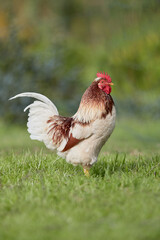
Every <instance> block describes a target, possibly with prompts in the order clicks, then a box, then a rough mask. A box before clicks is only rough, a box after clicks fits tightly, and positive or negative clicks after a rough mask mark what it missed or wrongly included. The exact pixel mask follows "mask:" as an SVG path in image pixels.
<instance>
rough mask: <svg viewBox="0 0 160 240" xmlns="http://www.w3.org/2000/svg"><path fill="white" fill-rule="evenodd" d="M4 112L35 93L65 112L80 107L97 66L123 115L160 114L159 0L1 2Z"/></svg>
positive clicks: (0, 100)
mask: <svg viewBox="0 0 160 240" xmlns="http://www.w3.org/2000/svg"><path fill="white" fill-rule="evenodd" d="M0 5H1V8H0V56H1V58H0V83H1V88H0V104H1V108H0V114H1V116H2V117H5V119H11V120H13V119H15V120H17V119H16V116H18V119H19V120H23V115H22V114H21V115H19V114H18V113H19V112H20V111H21V110H22V107H24V106H26V104H28V103H29V102H30V100H29V99H18V100H16V101H14V102H12V103H11V102H8V98H9V97H11V96H13V95H15V94H17V93H20V92H23V91H36V92H40V93H42V94H45V95H46V96H48V97H49V98H50V99H51V100H53V101H54V103H55V104H56V105H57V107H58V109H59V110H60V112H61V113H62V114H68V113H69V114H72V113H74V112H75V111H76V109H77V107H78V104H79V101H80V97H81V95H82V93H83V92H84V90H85V88H86V87H87V86H88V85H89V84H90V83H91V82H92V80H93V79H94V78H95V77H96V73H97V71H107V72H108V73H109V74H110V75H111V77H112V79H113V82H114V83H115V87H113V94H112V95H113V97H114V99H115V101H116V104H117V106H118V113H119V114H121V115H125V114H126V113H127V114H129V115H135V114H136V115H138V116H140V115H141V116H143V117H146V116H152V115H154V116H155V117H156V118H158V117H159V116H160V96H159V92H160V84H159V80H160V31H159V29H160V0H153V1H149V0H141V1H138V0H134V1H133V0H120V1H118V0H116V1H112V0H106V1H102V0H99V1H98V0H93V1H88V2H86V1H84V0H68V1H65V0H59V1H52V0H46V1H42V0H36V1H31V0H28V1H23V2H22V1H20V0H13V1H9V0H6V1H2V0H0Z"/></svg>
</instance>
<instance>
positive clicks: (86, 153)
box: [66, 106, 116, 166]
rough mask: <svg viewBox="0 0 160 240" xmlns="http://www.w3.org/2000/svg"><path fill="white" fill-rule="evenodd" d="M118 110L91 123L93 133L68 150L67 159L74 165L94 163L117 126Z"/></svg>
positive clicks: (113, 108)
mask: <svg viewBox="0 0 160 240" xmlns="http://www.w3.org/2000/svg"><path fill="white" fill-rule="evenodd" d="M115 119H116V110H115V106H113V107H112V111H111V112H110V113H108V114H107V115H106V116H104V117H102V118H101V119H96V120H95V121H93V122H92V123H91V125H90V128H91V131H92V133H93V134H92V135H91V136H90V137H89V138H86V139H85V140H83V141H81V142H80V143H79V144H77V145H76V146H74V147H73V148H71V149H69V150H68V151H67V152H66V160H67V162H69V163H72V164H73V165H77V164H81V165H83V166H86V165H93V164H94V163H95V162H96V161H97V157H98V154H99V152H100V150H101V148H102V146H103V145H104V144H105V142H106V141H107V139H108V138H109V137H110V135H111V133H112V132H113V129H114V127H115Z"/></svg>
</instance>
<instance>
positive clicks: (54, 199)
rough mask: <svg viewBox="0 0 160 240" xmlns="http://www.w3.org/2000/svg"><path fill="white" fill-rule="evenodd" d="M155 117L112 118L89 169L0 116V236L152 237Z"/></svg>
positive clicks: (158, 148)
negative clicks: (106, 138) (0, 120)
mask: <svg viewBox="0 0 160 240" xmlns="http://www.w3.org/2000/svg"><path fill="white" fill-rule="evenodd" d="M159 129H160V123H159V122H158V121H154V122H152V121H137V120H133V119H130V120H121V121H117V126H116V129H115V132H114V134H113V135H112V136H111V138H110V140H109V142H108V143H107V144H106V145H105V147H104V148H103V150H102V152H101V154H100V156H99V161H98V162H97V163H96V164H95V165H94V166H93V168H92V169H91V176H90V178H87V177H85V176H84V175H83V172H82V169H81V167H73V166H72V165H69V164H67V163H66V162H65V160H62V159H59V158H58V157H57V156H56V155H55V154H53V153H51V152H50V151H48V150H46V149H45V148H44V147H43V144H41V143H38V142H36V141H31V140H30V139H29V136H28V133H27V132H26V129H24V128H22V127H19V126H9V125H5V124H2V123H0V142H1V144H0V239H6V240H7V239H9V240H29V239H31V240H32V239H33V240H35V239H37V240H44V239H46V240H47V239H56V240H59V239H73V240H76V239H79V240H80V239H95V240H97V239H98V240H99V239H108V240H112V239H115V240H119V239H120V240H124V239H127V240H130V239H135V240H151V239H153V240H154V239H155V240H159V239H160V134H159Z"/></svg>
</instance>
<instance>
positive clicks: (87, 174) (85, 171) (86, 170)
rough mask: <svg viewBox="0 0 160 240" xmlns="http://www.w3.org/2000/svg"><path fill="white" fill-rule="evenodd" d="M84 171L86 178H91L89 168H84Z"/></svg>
mask: <svg viewBox="0 0 160 240" xmlns="http://www.w3.org/2000/svg"><path fill="white" fill-rule="evenodd" d="M83 171H84V174H85V176H86V177H89V176H90V174H89V168H86V167H83Z"/></svg>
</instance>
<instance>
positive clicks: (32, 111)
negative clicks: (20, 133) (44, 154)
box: [9, 92, 59, 149]
mask: <svg viewBox="0 0 160 240" xmlns="http://www.w3.org/2000/svg"><path fill="white" fill-rule="evenodd" d="M18 97H33V98H36V99H38V100H39V101H34V102H33V103H32V104H30V105H28V106H27V107H26V108H25V109H24V111H26V110H27V109H29V113H28V122H27V127H28V132H29V133H30V138H31V139H35V140H39V141H42V142H44V143H45V145H46V147H48V148H49V149H55V148H56V146H54V144H53V141H52V137H51V136H50V134H48V124H47V121H48V120H49V119H50V117H52V116H54V115H59V113H58V110H57V108H56V106H55V105H54V104H53V103H52V102H51V101H50V100H49V99H48V98H47V97H45V96H44V95H42V94H39V93H34V92H26V93H20V94H18V95H16V96H14V97H12V98H10V99H9V100H12V99H15V98H18Z"/></svg>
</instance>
